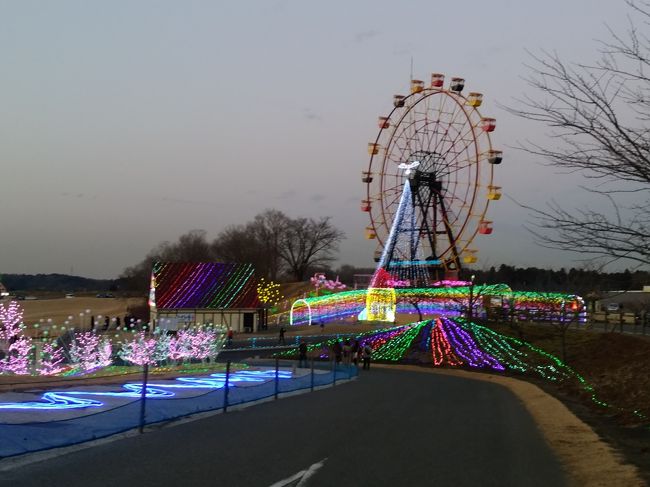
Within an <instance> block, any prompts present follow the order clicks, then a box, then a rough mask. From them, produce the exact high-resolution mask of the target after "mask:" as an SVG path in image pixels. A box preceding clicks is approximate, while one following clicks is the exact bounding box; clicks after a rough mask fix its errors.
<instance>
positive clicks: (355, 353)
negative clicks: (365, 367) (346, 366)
mask: <svg viewBox="0 0 650 487" xmlns="http://www.w3.org/2000/svg"><path fill="white" fill-rule="evenodd" d="M352 363H354V366H355V367H358V366H359V340H352Z"/></svg>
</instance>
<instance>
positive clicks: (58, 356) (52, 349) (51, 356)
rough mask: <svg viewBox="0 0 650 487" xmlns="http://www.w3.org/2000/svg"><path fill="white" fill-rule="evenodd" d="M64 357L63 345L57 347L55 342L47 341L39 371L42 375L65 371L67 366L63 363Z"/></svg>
mask: <svg viewBox="0 0 650 487" xmlns="http://www.w3.org/2000/svg"><path fill="white" fill-rule="evenodd" d="M64 358H65V356H64V354H63V348H62V347H57V346H56V344H55V343H45V344H44V345H43V351H42V355H41V363H40V367H39V368H38V373H39V374H41V375H55V374H59V373H61V372H63V371H64V370H65V369H66V368H67V367H66V366H65V364H64V363H63V360H64Z"/></svg>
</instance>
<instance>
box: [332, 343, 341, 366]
mask: <svg viewBox="0 0 650 487" xmlns="http://www.w3.org/2000/svg"><path fill="white" fill-rule="evenodd" d="M332 352H334V359H335V360H336V363H337V364H340V363H341V355H342V353H343V347H342V346H341V342H340V341H339V340H336V341H335V342H334V345H332Z"/></svg>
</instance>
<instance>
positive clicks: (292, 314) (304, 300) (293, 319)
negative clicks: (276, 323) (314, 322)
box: [289, 299, 311, 325]
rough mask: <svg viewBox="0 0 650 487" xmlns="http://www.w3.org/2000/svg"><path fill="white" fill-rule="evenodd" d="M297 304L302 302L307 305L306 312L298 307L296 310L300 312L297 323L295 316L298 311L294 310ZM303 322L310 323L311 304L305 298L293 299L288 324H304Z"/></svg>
mask: <svg viewBox="0 0 650 487" xmlns="http://www.w3.org/2000/svg"><path fill="white" fill-rule="evenodd" d="M298 304H304V305H305V306H306V307H307V313H306V314H305V312H304V311H303V310H301V309H300V308H298V310H300V311H301V312H302V313H301V315H300V323H297V316H298V312H299V311H298V310H296V305H298ZM294 310H295V311H294ZM294 312H295V313H296V318H294ZM305 316H306V318H305ZM304 323H307V324H308V325H311V305H310V304H309V301H307V300H306V299H298V300H296V301H294V303H293V304H292V305H291V311H290V312H289V324H290V325H294V324H304Z"/></svg>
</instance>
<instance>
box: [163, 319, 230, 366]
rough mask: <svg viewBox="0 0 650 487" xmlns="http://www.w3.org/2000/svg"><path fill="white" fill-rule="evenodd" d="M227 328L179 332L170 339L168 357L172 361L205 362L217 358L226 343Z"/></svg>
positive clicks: (206, 328)
mask: <svg viewBox="0 0 650 487" xmlns="http://www.w3.org/2000/svg"><path fill="white" fill-rule="evenodd" d="M225 336H226V329H225V327H222V326H219V327H205V328H197V329H188V330H179V331H178V333H177V334H176V336H175V337H171V338H170V339H169V345H168V357H169V358H170V359H171V360H191V359H198V360H205V359H206V358H208V357H216V356H217V355H218V354H219V351H220V350H221V348H222V347H223V344H224V342H225Z"/></svg>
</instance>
